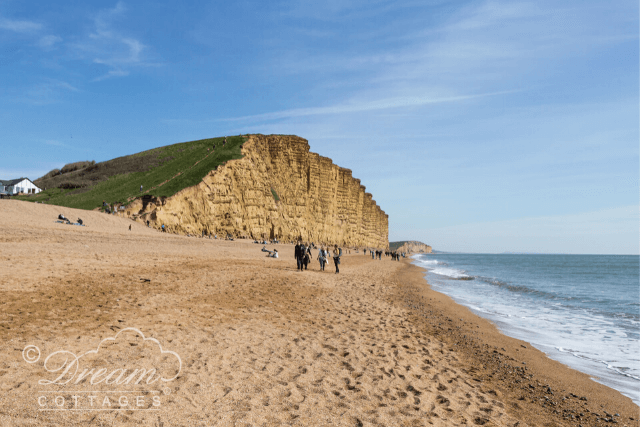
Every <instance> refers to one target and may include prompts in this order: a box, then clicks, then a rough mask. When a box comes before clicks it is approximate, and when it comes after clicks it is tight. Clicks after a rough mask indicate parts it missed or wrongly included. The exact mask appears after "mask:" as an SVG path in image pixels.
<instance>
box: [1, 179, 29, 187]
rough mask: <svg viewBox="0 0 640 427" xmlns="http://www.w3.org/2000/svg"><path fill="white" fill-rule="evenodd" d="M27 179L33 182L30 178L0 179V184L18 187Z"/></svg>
mask: <svg viewBox="0 0 640 427" xmlns="http://www.w3.org/2000/svg"><path fill="white" fill-rule="evenodd" d="M25 179H28V180H29V181H31V180H30V179H29V178H18V179H0V184H2V185H7V186H9V185H16V184H17V183H19V182H22V181H24V180H25Z"/></svg>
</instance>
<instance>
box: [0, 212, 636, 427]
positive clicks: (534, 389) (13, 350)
mask: <svg viewBox="0 0 640 427" xmlns="http://www.w3.org/2000/svg"><path fill="white" fill-rule="evenodd" d="M59 213H64V214H65V216H67V217H69V218H72V219H75V218H77V217H78V216H80V217H81V218H83V220H84V221H85V223H86V224H87V227H78V226H70V225H65V224H59V223H56V222H55V218H56V217H57V215H58V214H59ZM129 225H132V230H131V231H129V230H128V227H129ZM261 247H262V245H256V244H252V243H250V242H247V241H233V242H230V241H221V240H209V239H201V238H188V237H183V236H175V235H170V234H166V233H160V232H158V231H156V230H152V229H148V228H146V227H144V226H143V225H141V224H138V223H135V222H132V221H130V220H127V219H123V218H117V217H113V216H107V215H105V214H101V213H98V212H87V211H77V210H73V209H67V208H60V207H56V206H47V205H40V204H38V205H36V204H31V203H27V202H19V201H14V200H9V201H7V200H2V201H0V257H1V258H2V260H3V263H2V268H1V269H0V425H158V426H174V425H184V426H188V425H202V426H213V425H219V426H234V425H236V426H249V425H252V426H261V425H265V426H271V425H273V426H275V425H301V426H311V425H313V426H316V425H318V426H320V425H336V426H341V425H344V426H369V425H384V426H401V425H411V426H421V425H425V426H426V425H443V426H449V425H485V426H491V425H495V426H502V425H505V426H507V425H508V426H515V425H519V426H524V425H532V426H533V425H541V426H542V425H544V426H554V425H556V426H564V425H567V426H569V425H571V426H578V425H583V426H587V425H605V424H606V423H607V421H605V420H604V418H606V419H609V417H608V416H606V413H609V414H611V415H612V417H611V419H612V420H615V421H617V423H618V424H619V425H629V426H631V425H634V426H637V425H639V424H638V421H637V419H638V407H637V406H636V405H634V404H633V403H632V402H631V400H630V399H628V398H626V397H624V396H622V395H621V394H620V393H618V392H616V391H614V390H612V389H610V388H607V387H605V386H602V385H600V384H597V383H595V382H594V381H592V380H590V379H589V378H588V377H587V376H586V375H583V374H580V373H578V372H576V371H573V370H571V369H569V368H567V367H565V366H563V365H561V364H559V363H557V362H554V361H551V360H549V359H548V358H546V356H544V354H542V353H540V352H539V351H537V350H535V349H533V348H531V346H530V345H528V344H527V343H524V342H521V341H517V340H513V339H511V338H508V337H505V336H504V335H502V334H500V333H499V332H498V331H497V329H496V328H495V327H494V326H493V325H492V324H491V323H490V322H488V321H486V320H484V319H481V318H479V317H477V316H475V315H474V314H472V313H471V312H469V311H468V310H467V309H466V308H464V307H461V306H459V305H457V304H455V303H454V302H453V301H452V300H451V299H449V298H448V297H446V296H444V295H442V294H439V293H437V292H434V291H432V290H430V289H429V287H428V285H427V284H426V282H425V280H424V279H423V277H422V271H421V270H420V269H419V268H418V267H416V266H413V265H411V264H410V263H409V262H408V261H402V262H394V261H391V260H390V259H389V258H385V259H383V260H381V261H377V260H376V261H374V260H372V259H371V258H370V257H369V256H364V255H363V254H361V253H360V254H351V255H345V256H344V257H343V260H342V264H341V265H340V270H341V272H340V274H337V275H336V274H334V273H333V271H334V269H333V266H332V265H329V266H327V271H325V272H320V271H319V265H318V262H317V261H315V260H314V261H313V262H312V263H311V265H310V267H309V270H308V271H305V272H299V271H297V270H296V268H295V260H294V259H293V246H292V245H268V247H269V248H270V249H271V248H277V249H278V252H280V258H279V259H271V258H267V257H265V254H264V253H263V252H260V248H261ZM315 255H317V251H314V256H315ZM126 328H136V329H137V330H138V331H140V332H141V333H143V334H144V335H145V336H146V337H153V338H155V339H157V340H158V342H159V343H160V344H161V346H162V348H163V349H164V350H167V351H173V352H175V353H176V354H178V355H179V357H180V362H181V365H180V369H177V370H176V369H174V370H175V372H176V373H177V372H179V373H178V376H177V378H175V379H173V380H171V381H167V382H157V383H154V384H151V385H143V384H138V385H132V384H128V385H125V386H120V387H116V386H109V385H106V384H104V383H101V384H98V385H91V384H89V382H88V381H84V382H80V383H79V384H77V385H73V386H72V385H70V384H66V385H55V386H43V385H42V384H39V383H38V381H39V380H42V379H43V378H44V379H51V378H53V377H55V376H54V375H52V374H51V373H47V372H46V371H45V370H44V364H43V361H44V359H45V357H46V356H47V355H48V354H51V353H52V352H55V351H57V350H61V349H66V350H69V351H73V352H75V353H76V354H79V353H82V352H84V351H87V350H90V349H94V348H96V346H97V345H98V344H100V342H101V340H103V339H105V338H108V337H113V336H114V335H115V334H118V332H119V331H122V330H125V329H126ZM127 334H128V335H127ZM122 337H124V338H126V340H125V341H127V340H128V342H127V344H126V345H123V346H121V347H118V346H116V345H115V343H114V345H113V346H112V347H109V346H107V345H105V346H104V350H103V347H100V348H99V350H100V351H98V352H97V353H96V355H95V360H93V362H92V363H93V365H92V366H96V367H99V366H103V365H104V366H107V365H108V364H109V363H111V364H113V366H124V365H126V364H130V363H134V362H135V363H138V362H140V361H141V360H147V361H148V360H150V359H149V358H150V357H151V356H145V358H142V356H141V355H139V354H138V353H136V351H137V349H138V348H141V347H142V345H139V344H141V343H142V341H141V340H140V337H139V336H136V334H135V333H132V334H129V333H128V332H127V333H126V334H124V333H123V335H122ZM124 338H123V340H124ZM29 345H34V346H37V347H38V348H39V349H40V351H41V354H42V356H41V357H40V358H39V359H38V360H37V361H36V362H34V363H27V361H26V360H25V356H26V357H28V356H29V354H26V355H23V350H24V349H25V347H27V346H29ZM525 347H526V348H525ZM116 350H118V351H116ZM119 352H121V353H119ZM125 353H126V355H125ZM140 354H142V353H140ZM145 354H146V353H145ZM102 355H104V357H103V359H102V360H100V357H101V356H102ZM162 357H164V359H162V360H161V361H160V362H158V363H166V364H168V365H167V366H169V367H167V368H166V369H167V370H168V371H170V370H171V369H172V368H171V367H170V366H173V365H171V360H174V359H171V357H170V356H168V355H167V354H164V355H162ZM153 360H156V359H153ZM158 360H160V359H158ZM174 361H175V360H174ZM523 362H524V363H523ZM101 363H102V365H101ZM118 364H120V365H118ZM123 364H124V365H123ZM127 366H129V365H127ZM159 366H160V365H159ZM162 366H163V369H165V365H162ZM107 369H108V367H107ZM167 377H171V375H168V376H167ZM47 387H49V388H48V389H47ZM51 387H53V388H51ZM48 392H51V393H50V394H46V393H48ZM85 392H86V393H88V392H91V393H90V394H96V395H99V396H100V397H99V400H100V402H99V403H96V406H94V407H87V406H86V404H85V406H84V407H82V408H83V410H76V411H73V410H72V409H74V405H73V399H72V396H73V395H74V393H75V394H76V395H80V396H84V395H82V394H81V393H85ZM126 393H128V394H126ZM124 394H126V395H127V396H129V397H130V398H129V399H124V400H121V402H123V401H126V402H127V405H124V406H121V403H120V402H118V399H117V398H118V397H120V396H122V395H124ZM572 394H573V396H576V397H573V396H572ZM44 395H46V396H50V400H48V401H46V404H45V405H42V404H41V402H42V400H40V401H39V400H38V398H40V397H41V396H44ZM134 395H135V396H137V395H141V396H144V397H145V399H143V404H142V405H140V406H136V405H133V404H132V396H134ZM53 396H59V397H61V398H64V404H63V405H62V406H59V407H58V406H55V405H56V404H55V403H52V401H53ZM105 396H107V397H111V399H110V400H109V404H105V403H104V401H103V397H105ZM154 396H155V397H157V401H158V402H159V404H158V405H157V406H154V404H153V400H152V397H154ZM581 398H584V399H586V400H580V399H581ZM60 402H62V400H60ZM81 405H82V404H81ZM76 408H77V407H76ZM42 409H57V410H55V411H49V410H47V411H43V410H42ZM89 409H90V410H89ZM96 409H100V410H96ZM120 409H122V410H120ZM571 411H573V412H571ZM580 414H583V415H580ZM596 414H597V415H596ZM615 414H619V416H615ZM571 416H573V419H572V418H571ZM578 418H579V419H578ZM631 418H634V419H633V420H632V419H631ZM598 419H599V421H598Z"/></svg>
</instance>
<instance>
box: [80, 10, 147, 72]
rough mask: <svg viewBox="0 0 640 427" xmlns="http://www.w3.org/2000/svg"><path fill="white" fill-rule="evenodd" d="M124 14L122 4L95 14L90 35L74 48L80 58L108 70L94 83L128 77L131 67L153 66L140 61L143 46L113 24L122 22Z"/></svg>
mask: <svg viewBox="0 0 640 427" xmlns="http://www.w3.org/2000/svg"><path fill="white" fill-rule="evenodd" d="M126 11H127V8H126V6H125V4H124V3H123V2H118V3H117V4H116V6H115V7H113V8H111V9H104V10H102V11H100V12H98V14H97V15H96V16H95V18H94V29H93V31H92V32H91V33H90V34H89V35H88V37H87V39H86V40H85V41H83V42H80V43H77V44H75V48H76V49H77V50H78V51H79V52H81V54H82V55H83V56H85V57H88V58H90V59H91V61H92V62H93V63H94V64H99V65H104V66H106V67H107V68H108V69H109V70H108V71H107V72H106V73H105V74H103V75H101V76H99V77H97V78H95V79H93V81H102V80H106V79H109V78H113V77H124V76H128V75H129V74H130V70H131V68H133V67H138V66H149V65H153V64H150V63H147V62H145V61H144V60H143V52H144V50H145V49H146V46H145V45H144V44H143V43H142V42H141V41H140V40H138V39H136V38H133V37H131V36H128V35H125V34H123V33H122V32H120V31H119V30H118V29H117V28H116V26H115V21H117V20H118V19H120V18H122V17H123V16H124V14H125V13H126Z"/></svg>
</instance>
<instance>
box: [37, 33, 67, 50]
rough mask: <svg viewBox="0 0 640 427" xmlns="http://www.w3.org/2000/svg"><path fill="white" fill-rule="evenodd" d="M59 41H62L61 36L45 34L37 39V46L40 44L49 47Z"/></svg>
mask: <svg viewBox="0 0 640 427" xmlns="http://www.w3.org/2000/svg"><path fill="white" fill-rule="evenodd" d="M61 41H62V37H59V36H55V35H47V36H44V37H41V38H40V40H38V46H40V47H41V48H43V49H50V48H52V47H53V46H54V45H55V44H56V43H60V42H61Z"/></svg>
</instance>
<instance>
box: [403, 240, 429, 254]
mask: <svg viewBox="0 0 640 427" xmlns="http://www.w3.org/2000/svg"><path fill="white" fill-rule="evenodd" d="M400 243H402V245H399V246H398V249H396V251H397V252H398V253H402V252H404V253H406V254H414V253H423V254H430V253H431V246H429V245H425V244H424V243H422V242H416V241H410V242H400Z"/></svg>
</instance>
